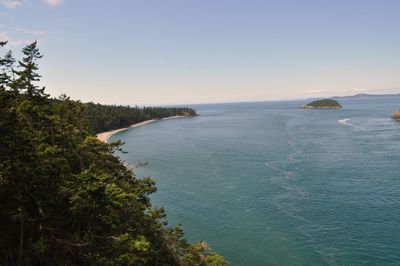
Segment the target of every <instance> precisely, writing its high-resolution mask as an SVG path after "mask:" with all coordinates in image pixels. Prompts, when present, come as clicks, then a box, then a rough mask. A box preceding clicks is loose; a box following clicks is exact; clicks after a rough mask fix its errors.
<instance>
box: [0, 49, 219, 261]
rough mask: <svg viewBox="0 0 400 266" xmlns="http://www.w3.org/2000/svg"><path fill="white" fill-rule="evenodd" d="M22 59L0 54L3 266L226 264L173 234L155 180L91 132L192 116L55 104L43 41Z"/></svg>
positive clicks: (115, 145)
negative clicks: (155, 196)
mask: <svg viewBox="0 0 400 266" xmlns="http://www.w3.org/2000/svg"><path fill="white" fill-rule="evenodd" d="M4 45H5V43H4V42H3V43H2V42H0V47H1V46H4ZM22 52H23V55H24V57H23V59H22V60H21V61H18V62H17V63H16V60H15V59H14V58H13V56H12V54H11V53H10V52H9V53H7V54H6V55H5V56H0V265H45V266H47V265H110V266H111V265H115V266H117V265H182V266H187V265H190V266H192V265H193V266H207V265H213V266H219V265H226V261H225V259H224V258H223V257H221V256H220V255H218V254H216V253H214V252H212V251H211V250H210V249H209V248H208V247H207V245H206V243H205V242H203V241H201V242H200V243H197V244H189V243H187V242H186V240H185V239H184V238H183V232H182V229H181V228H180V227H167V220H166V215H165V212H164V210H163V209H159V208H155V207H154V206H152V204H151V201H150V195H151V194H152V193H154V192H155V191H156V190H157V189H156V187H155V183H154V181H153V180H152V179H151V178H149V177H146V178H139V177H137V176H135V175H134V173H132V171H131V170H129V169H128V168H127V167H126V166H125V165H124V163H123V162H122V161H121V160H120V159H119V158H118V157H116V156H114V152H115V151H116V150H118V149H119V144H120V143H119V142H115V143H112V144H107V143H104V142H101V141H99V140H98V139H97V138H96V137H95V136H94V135H93V134H91V133H90V132H91V131H92V132H98V131H102V130H107V129H111V128H114V127H121V126H127V125H129V124H131V123H134V122H139V121H143V120H145V119H149V118H162V117H166V116H171V115H185V114H186V112H188V113H189V114H194V111H193V110H190V109H185V108H175V109H174V108H143V109H140V108H129V107H122V106H104V105H96V104H92V103H87V104H84V103H81V102H79V101H72V100H70V99H69V98H68V97H66V96H62V97H60V98H59V99H58V100H54V99H50V98H49V96H48V95H47V94H46V93H45V90H44V88H40V87H38V86H37V85H36V84H37V82H38V81H39V80H40V75H39V74H38V73H37V70H38V65H37V60H38V59H40V58H41V57H42V55H41V54H40V53H39V49H38V48H37V43H36V42H33V43H31V44H29V45H27V46H26V47H25V48H24V49H23V50H22Z"/></svg>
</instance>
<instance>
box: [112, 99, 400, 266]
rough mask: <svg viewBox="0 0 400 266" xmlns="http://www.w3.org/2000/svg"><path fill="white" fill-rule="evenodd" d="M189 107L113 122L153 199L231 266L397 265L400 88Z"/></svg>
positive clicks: (126, 157) (399, 245) (127, 157)
mask: <svg viewBox="0 0 400 266" xmlns="http://www.w3.org/2000/svg"><path fill="white" fill-rule="evenodd" d="M339 102H340V103H341V104H342V105H343V106H344V108H343V109H341V110H306V109H301V108H298V107H299V106H302V105H304V104H305V103H306V102H301V101H296V102H295V101H291V102H265V103H242V104H219V105H198V106H194V108H196V109H197V111H198V112H199V114H200V116H198V117H194V118H188V119H176V120H169V121H160V122H157V123H153V124H149V125H146V126H143V127H139V128H135V129H131V130H127V131H124V132H121V133H119V134H117V135H115V136H113V137H112V138H111V140H117V139H121V140H122V141H124V142H125V143H126V144H125V145H124V150H126V151H128V152H129V153H128V154H123V155H121V156H122V158H123V159H124V160H126V161H129V162H136V161H147V162H149V165H148V166H147V167H145V168H138V169H136V170H135V172H136V174H137V175H138V176H152V177H153V178H154V179H155V180H156V181H157V187H158V192H157V193H156V194H154V195H153V196H152V201H153V203H154V204H155V205H156V206H158V207H165V208H166V210H167V211H168V212H167V215H168V219H169V222H170V224H171V225H175V224H178V223H182V224H183V228H184V230H185V232H186V238H187V239H188V240H189V241H199V240H202V239H204V240H206V241H207V242H208V243H209V245H210V246H211V247H212V248H213V249H214V250H215V251H217V252H219V253H221V254H222V255H224V256H225V257H226V258H227V259H228V260H229V261H230V262H231V263H232V265H397V264H398V263H399V261H400V196H399V195H400V123H399V122H396V121H394V120H392V119H391V118H390V115H391V113H392V112H394V111H396V110H397V109H399V108H400V97H399V96H397V97H392V98H387V97H383V98H376V99H375V98H368V99H339Z"/></svg>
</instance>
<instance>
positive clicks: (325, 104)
mask: <svg viewBox="0 0 400 266" xmlns="http://www.w3.org/2000/svg"><path fill="white" fill-rule="evenodd" d="M305 107H306V108H342V106H341V105H340V104H339V103H338V102H337V101H336V100H333V99H323V100H316V101H313V102H311V103H309V104H307V105H306V106H305Z"/></svg>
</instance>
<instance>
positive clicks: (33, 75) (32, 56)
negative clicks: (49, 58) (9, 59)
mask: <svg viewBox="0 0 400 266" xmlns="http://www.w3.org/2000/svg"><path fill="white" fill-rule="evenodd" d="M22 53H23V54H24V58H23V59H22V61H18V67H19V68H20V70H18V71H15V73H16V74H17V75H18V78H17V80H16V81H15V82H16V84H14V87H16V88H17V89H19V90H21V91H25V92H26V93H27V95H28V96H29V97H30V98H32V97H34V96H42V95H43V93H44V88H41V89H39V87H38V86H37V85H35V82H37V81H40V78H41V76H40V75H39V74H38V73H37V72H36V71H37V70H38V69H39V68H38V64H37V62H36V61H37V60H38V59H40V58H42V57H43V56H42V55H41V54H40V52H39V48H37V41H34V42H32V43H30V44H28V45H27V46H26V47H24V48H23V49H22Z"/></svg>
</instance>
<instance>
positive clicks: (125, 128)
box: [96, 115, 189, 143]
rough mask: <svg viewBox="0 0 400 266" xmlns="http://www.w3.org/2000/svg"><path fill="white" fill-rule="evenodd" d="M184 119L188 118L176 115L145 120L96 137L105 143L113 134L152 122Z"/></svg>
mask: <svg viewBox="0 0 400 266" xmlns="http://www.w3.org/2000/svg"><path fill="white" fill-rule="evenodd" d="M185 117H189V116H185V115H177V116H170V117H165V118H161V119H150V120H145V121H142V122H139V123H135V124H132V125H130V126H129V127H123V128H118V129H114V130H110V131H105V132H101V133H99V134H97V135H96V137H97V139H98V140H100V141H103V142H106V143H107V141H108V139H109V138H110V137H111V136H113V135H115V134H117V133H119V132H121V131H125V130H127V129H130V128H135V127H140V126H144V125H147V124H150V123H153V122H156V121H160V120H169V119H176V118H185Z"/></svg>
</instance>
